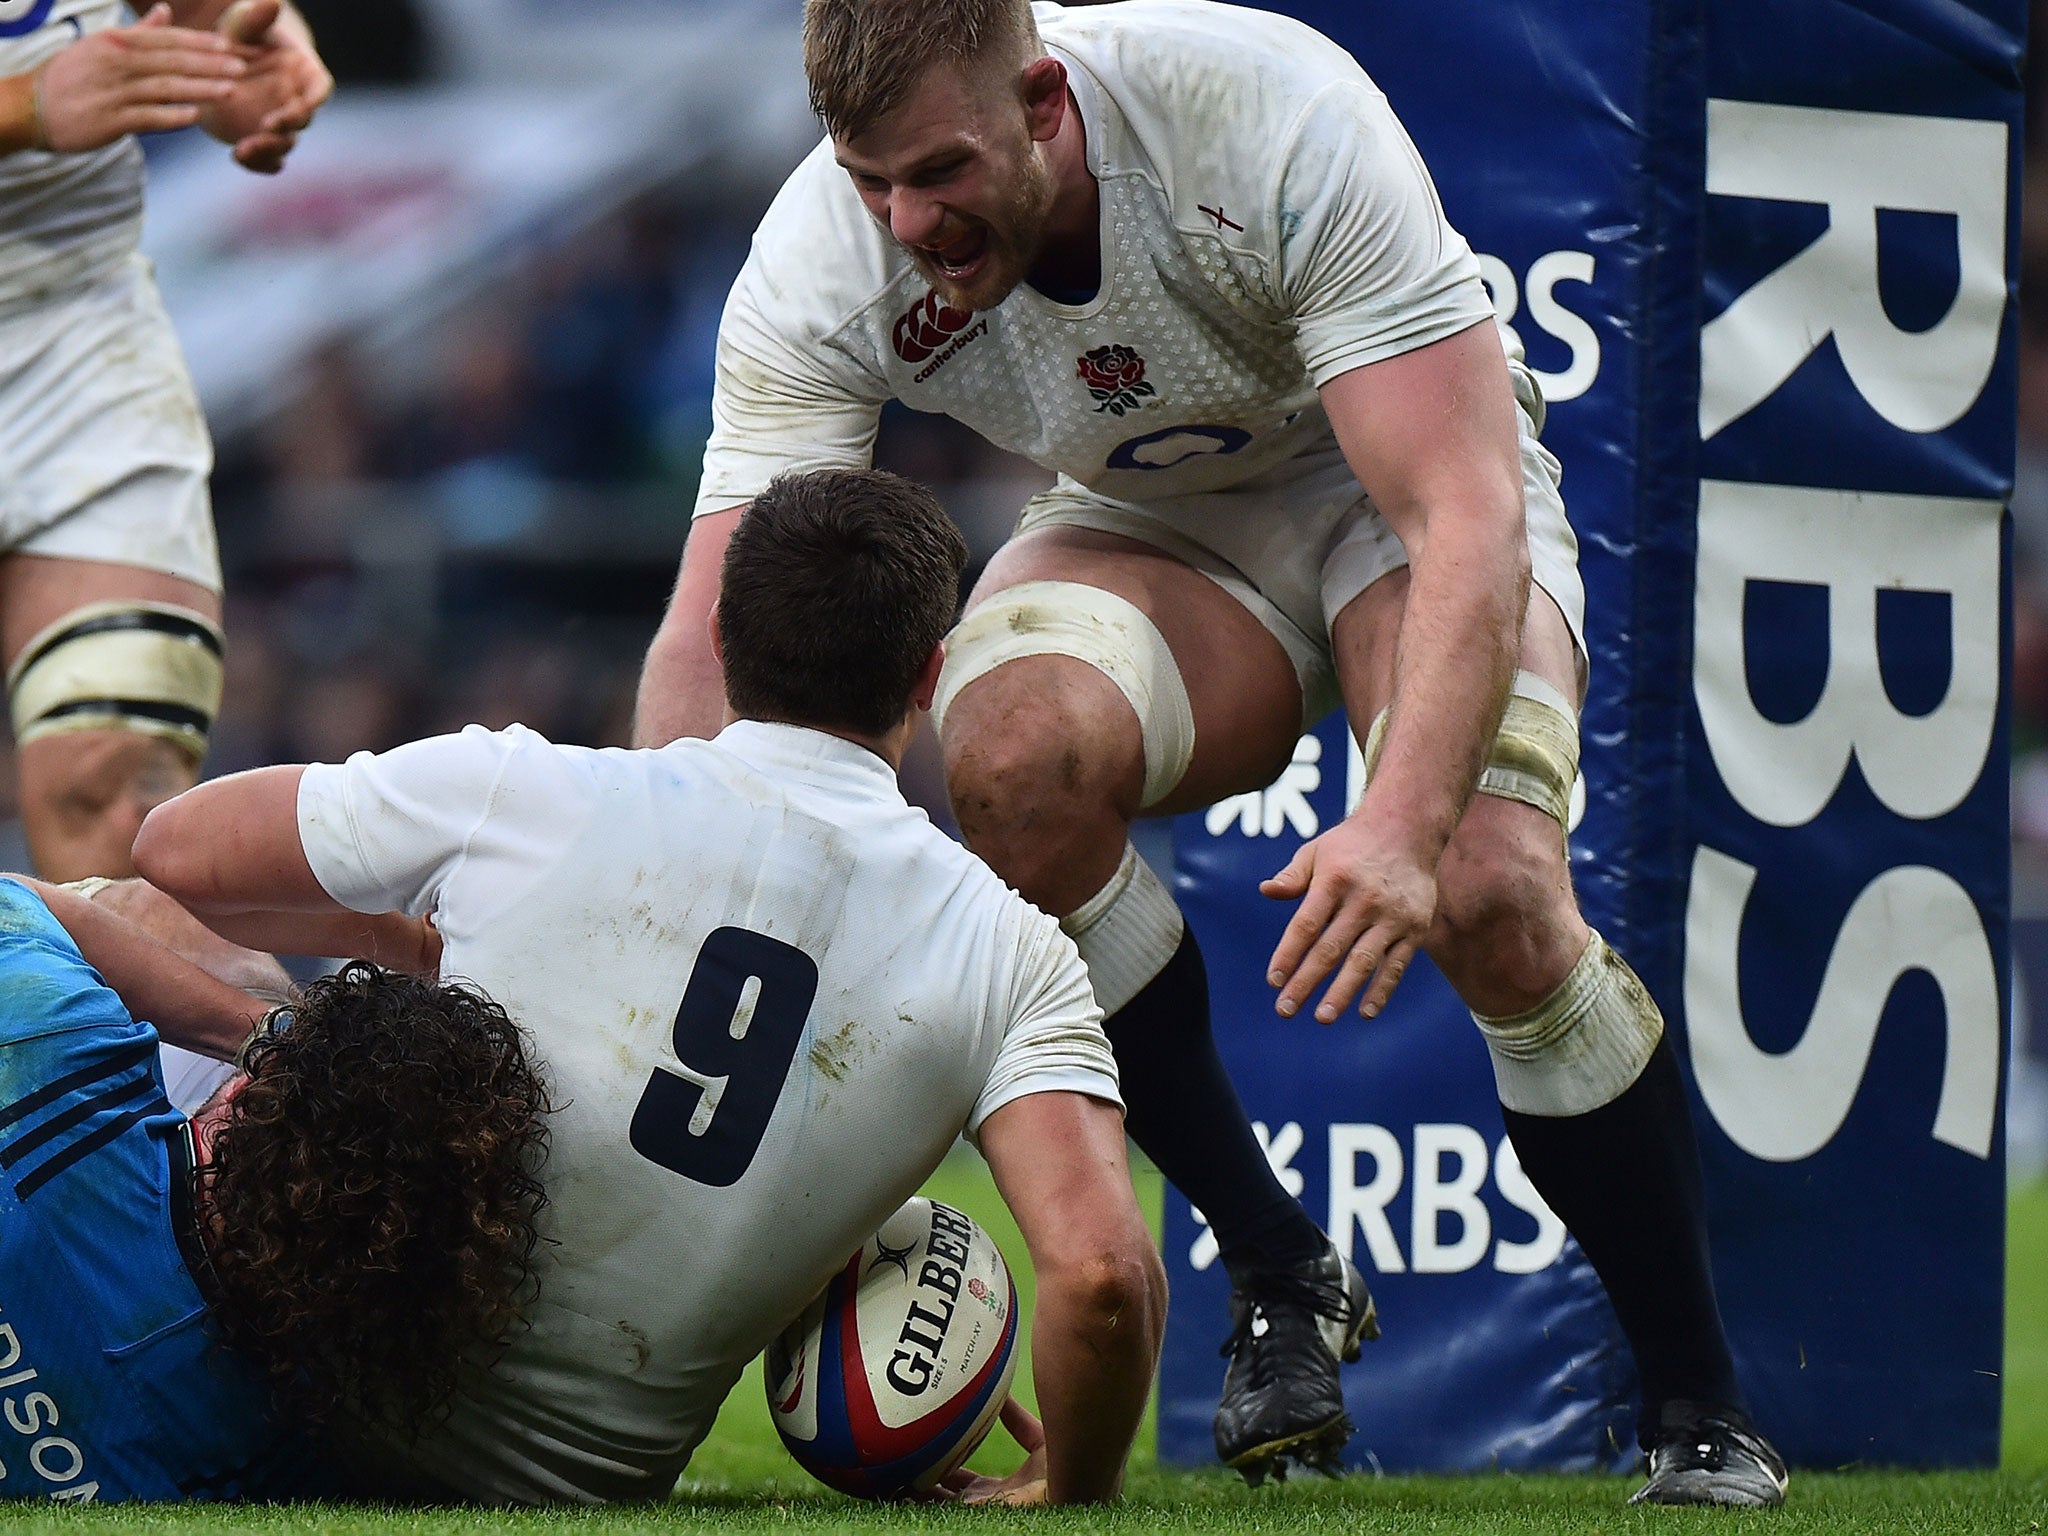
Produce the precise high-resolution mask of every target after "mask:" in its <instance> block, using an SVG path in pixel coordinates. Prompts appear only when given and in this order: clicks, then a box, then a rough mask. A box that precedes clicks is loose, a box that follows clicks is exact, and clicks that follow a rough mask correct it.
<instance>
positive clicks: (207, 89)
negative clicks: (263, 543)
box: [0, 0, 331, 880]
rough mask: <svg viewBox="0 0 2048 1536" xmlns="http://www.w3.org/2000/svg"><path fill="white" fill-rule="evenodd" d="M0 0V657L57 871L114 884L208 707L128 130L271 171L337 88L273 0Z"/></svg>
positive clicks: (174, 418) (167, 377) (31, 824)
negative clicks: (169, 135) (196, 141)
mask: <svg viewBox="0 0 2048 1536" xmlns="http://www.w3.org/2000/svg"><path fill="white" fill-rule="evenodd" d="M124 14H125V11H124V8H123V7H122V6H121V5H120V4H119V3H118V0H0V659H4V662H5V665H6V667H7V688H8V697H9V703H10V708H11V712H12V717H13V724H14V733H15V739H16V742H17V743H18V745H19V747H20V778H21V806H22V819H23V822H24V824H25V829H26V831H27V834H28V843H29V850H30V853H31V854H32V855H33V857H34V861H35V865H36V868H37V869H38V870H39V871H40V872H41V873H42V874H44V875H46V876H48V877H49V878H51V879H56V880H70V879H76V878H78V877H81V876H86V875H120V874H125V873H127V872H128V871H129V868H130V866H129V862H128V849H129V845H130V843H132V842H133V841H134V837H135V829H136V828H137V827H138V826H139V825H140V824H141V821H142V817H143V815H144V814H145V813H146V812H147V811H148V810H149V808H150V807H151V806H153V805H155V804H157V803H158V802H159V801H161V800H164V799H166V798H168V797H169V796H170V795H173V794H175V793H177V792H178V791H179V790H180V789H183V788H185V787H186V786H187V785H189V784H191V783H192V781H193V779H194V778H195V777H196V775H197V771H198V765H199V761H200V758H201V757H202V756H203V755H204V753H205V750H206V737H207V732H208V731H209V730H210V728H211V727H212V723H213V716H214V713H215V711H216V710H217V709H218V707H219V703H220V680H221V666H220V651H221V634H220V627H219V626H220V560H219V556H218V553H217V551H216V549H215V546H214V535H213V523H212V513H211V510H210V507H209V503H208V496H207V476H208V474H209V472H210V471H211V469H212V461H213V450H212V445H211V443H210V442H209V440H208V438H207V434H206V427H205V424H204V422H203V421H202V420H201V419H200V414H199V406H198V402H197V401H196V399H195V398H194V396H193V392H192V385H191V381H190V379H189V378H188V377H187V375H186V372H185V364H184V360H183V358H182V357H181V356H180V354H179V351H178V345H177V341H176V338H175V337H174V336H173V335H172V332H171V327H170V322H169V320H168V319H167V318H166V317H165V315H164V312H163V306H162V303H161V301H160V300H159V299H158V297H157V292H156V286H155V284H154V283H153V282H152V280H151V278H150V274H149V267H148V263H147V262H145V261H144V260H143V258H142V257H141V256H140V255H138V254H137V252H136V242H137V239H138V237H139V235H140V232H141V227H142V150H141V148H140V146H139V145H138V144H137V142H136V140H135V138H134V135H135V134H136V133H138V132H148V131H155V130H161V129H167V128H177V127H184V126H186V125H188V124H191V123H195V122H196V123H198V124H200V125H201V126H203V127H204V128H205V129H206V130H207V131H208V132H209V133H211V134H212V135H213V136H214V137H215V138H218V139H220V140H222V141H224V142H225V143H227V144H229V145H232V146H233V148H232V151H231V153H232V154H233V155H234V158H235V159H236V160H237V161H238V162H239V163H240V164H242V165H244V166H246V167H247V168H248V169H250V170H252V171H264V172H268V171H275V170H277V169H278V168H279V167H280V166H281V165H282V164H283V162H284V158H285V156H286V155H287V154H288V153H289V152H290V150H291V148H292V145H293V142H294V140H295V136H296V134H297V132H298V131H299V130H300V129H301V128H303V127H304V126H305V125H306V123H307V122H308V121H309V120H310V118H311V116H312V113H313V111H314V109H315V108H317V107H318V106H319V105H320V104H321V102H323V101H324V100H325V99H326V97H327V93H328V91H329V89H330V87H331V81H330V79H329V77H328V74H327V71H326V69H325V68H324V67H323V66H322V65H321V63H320V59H319V56H318V54H317V53H316V52H315V51H314V49H313V44H312V39H311V36H310V34H309V33H308V32H307V30H306V27H305V24H304V23H303V21H302V20H301V19H300V18H299V16H298V13H297V12H296V11H294V10H292V9H291V7H290V6H289V5H282V6H281V5H280V3H279V0H237V3H235V4H233V5H230V3H229V0H168V3H167V4H160V5H157V6H156V7H155V8H154V9H152V10H151V11H149V13H148V14H147V15H146V16H144V17H143V18H142V20H141V21H140V22H138V23H136V24H134V25H128V26H124V25H122V24H121V22H122V18H123V16H124Z"/></svg>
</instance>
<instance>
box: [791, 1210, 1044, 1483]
mask: <svg viewBox="0 0 2048 1536" xmlns="http://www.w3.org/2000/svg"><path fill="white" fill-rule="evenodd" d="M1016 1366H1017V1287H1016V1284H1015V1283H1014V1282H1013V1281H1012V1280H1011V1279H1010V1269H1009V1266H1008V1265H1007V1264H1005V1263H1004V1262H1003V1255H1002V1252H1001V1250H999V1249H998V1248H997V1247H996V1245H995V1241H994V1240H993V1239H992V1238H991V1237H990V1236H989V1235H988V1234H987V1233H986V1232H984V1231H982V1230H981V1228H980V1227H978V1226H976V1225H975V1224H974V1223H973V1222H972V1221H971V1220H969V1219H968V1218H967V1217H965V1216H963V1215H961V1214H960V1212H958V1211H956V1210H954V1209H953V1208H952V1207H951V1206H948V1205H940V1204H939V1203H937V1202H936V1201H933V1200H926V1199H923V1198H919V1199H915V1200H912V1201H911V1202H910V1203H909V1204H908V1205H906V1206H904V1207H903V1209H901V1210H900V1211H898V1212H897V1213H896V1214H895V1215H894V1216H891V1217H890V1218H889V1219H888V1220H887V1221H886V1222H884V1223H883V1224H882V1229H881V1230H880V1231H879V1232H877V1233H876V1234H875V1235H874V1236H873V1237H871V1238H869V1239H868V1240H867V1242H865V1243H863V1244H862V1245H861V1249H860V1252H858V1253H856V1254H855V1255H854V1256H853V1257H852V1258H851V1259H849V1260H847V1262H846V1267H845V1268H844V1269H842V1270H841V1271H840V1272H839V1273H838V1275H836V1276H835V1277H834V1278H833V1280H832V1283H831V1284H830V1285H828V1286H826V1287H825V1290H824V1293H823V1294H822V1295H820V1296H819V1297H818V1298H817V1300H815V1301H813V1302H812V1303H811V1304H810V1306H808V1307H806V1308H805V1309H804V1312H803V1315H802V1316H801V1317H799V1318H798V1319H797V1320H796V1321H795V1322H793V1323H791V1324H790V1325H789V1327H788V1328H786V1329H784V1330H783V1332H782V1334H781V1336H780V1337H778V1338H777V1339H776V1340H775V1342H774V1343H772V1344H771V1345H769V1346H768V1355H767V1370H766V1373H765V1374H766V1380H767V1386H768V1407H769V1410H770V1411H771V1412H772V1413H773V1415H774V1418H775V1428H776V1430H777V1431H778V1432H779V1433H780V1434H781V1436H782V1443H783V1444H784V1445H786V1446H788V1447H789V1453H790V1454H791V1455H792V1456H794V1457H795V1458H796V1459H797V1461H798V1462H799V1463H800V1464H801V1465H802V1466H803V1468H804V1470H805V1471H806V1472H809V1473H810V1474H811V1475H812V1476H813V1477H815V1478H817V1479H818V1480H819V1481H820V1482H822V1483H824V1484H826V1485H827V1486H828V1487H832V1488H837V1489H838V1490H839V1491H840V1492H841V1493H850V1494H854V1495H856V1496H858V1497H860V1498H867V1499H893V1498H901V1497H903V1496H905V1495H908V1494H915V1493H923V1492H927V1491H929V1490H930V1489H931V1488H933V1487H934V1486H935V1485H936V1484H937V1483H938V1481H939V1479H940V1478H942V1477H944V1476H945V1475H946V1474H947V1473H948V1472H950V1471H952V1470H953V1469H954V1468H956V1467H958V1466H959V1465H960V1464H961V1463H962V1462H964V1461H965V1460H966V1459H967V1458H968V1457H969V1456H971V1455H972V1454H973V1453H974V1448H975V1447H976V1446H978V1445H979V1444H981V1441H982V1437H983V1436H985V1435H986V1434H987V1433H988V1431H989V1426H990V1425H992V1424H993V1423H995V1420H996V1415H997V1414H998V1413H999V1412H1001V1410H1002V1406H1003V1399H1004V1398H1005V1397H1006V1396H1008V1394H1009V1390H1010V1377H1011V1375H1012V1373H1013V1372H1014V1371H1015V1370H1016Z"/></svg>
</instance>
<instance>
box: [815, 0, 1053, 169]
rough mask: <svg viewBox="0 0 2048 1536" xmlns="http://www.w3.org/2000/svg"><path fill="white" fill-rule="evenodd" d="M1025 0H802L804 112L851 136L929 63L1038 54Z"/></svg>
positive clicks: (836, 133) (898, 97)
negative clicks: (807, 96)
mask: <svg viewBox="0 0 2048 1536" xmlns="http://www.w3.org/2000/svg"><path fill="white" fill-rule="evenodd" d="M1044 51H1045V50H1044V47H1043V46H1042V45H1041V44H1040V42H1039V40H1038V25H1037V23H1036V22H1034V21H1033V20H1032V19H1031V4H1030V0H805V5H804V75H805V77H806V78H807V79H808V80H809V81H810V87H811V110H812V111H813V112H815V113H817V114H818V116H819V117H821V118H823V119H824V121H825V131H826V132H828V133H830V134H831V135H832V136H833V137H834V138H839V139H852V138H858V137H859V136H860V135H861V134H863V133H866V132H867V131H868V130H869V129H870V128H872V127H874V126H875V125H876V124H877V123H879V122H880V121H881V120H882V119H883V118H885V117H887V116H888V115H889V114H890V113H891V112H893V111H895V110H896V108H897V107H899V106H901V105H902V104H903V102H904V101H905V100H906V99H907V98H908V97H909V95H910V93H911V90H912V89H913V88H914V87H915V86H916V85H917V83H918V81H919V80H921V79H923V78H924V74H925V71H926V70H928V69H929V68H931V66H932V65H934V64H969V65H972V64H977V63H981V62H983V61H996V60H1003V59H1005V58H1008V59H1014V60H1015V61H1016V64H1017V67H1018V68H1019V69H1020V70H1021V69H1022V68H1023V66H1024V65H1025V64H1026V63H1027V62H1029V61H1030V60H1032V59H1034V58H1037V57H1038V56H1039V54H1041V53H1043V52H1044Z"/></svg>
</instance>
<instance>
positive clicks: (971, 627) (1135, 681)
mask: <svg viewBox="0 0 2048 1536" xmlns="http://www.w3.org/2000/svg"><path fill="white" fill-rule="evenodd" d="M1025 656H1071V657H1073V658H1074V659H1075V660H1076V661H1084V662H1086V663H1087V664H1088V665H1089V666H1091V667H1093V668H1095V670H1096V671H1098V672H1100V673H1101V674H1102V675H1103V676H1104V677H1107V678H1108V679H1109V680H1110V681H1111V682H1113V683H1115V684H1116V686H1117V688H1118V689H1119V690H1120V691H1121V692H1122V694H1123V696H1124V697H1125V699H1127V700H1129V702H1130V706H1131V709H1132V710H1133V711H1134V712H1135V713H1136V714H1137V717H1138V729H1139V733H1140V735H1141V737H1142V739H1143V741H1144V750H1145V789H1144V801H1143V803H1144V804H1145V805H1147V806H1151V805H1157V804H1158V803H1159V802H1160V801H1161V800H1164V799H1165V798H1166V797H1167V795H1169V794H1171V793H1172V792H1173V789H1174V786H1175V785H1177V784H1179V783H1180V781H1181V778H1182V777H1183V776H1184V775H1185V774H1186V773H1187V771H1188V764H1189V763H1190V762H1191V761H1192V760H1193V758H1194V755H1195V713H1194V709H1193V706H1192V705H1191V704H1190V703H1189V702H1188V689H1187V684H1186V682H1185V681H1183V680H1182V678H1181V675H1180V667H1179V664H1178V663H1176V662H1175V661H1174V659H1173V652H1172V650H1171V649H1169V648H1168V646H1167V644H1166V637H1165V636H1164V635H1162V634H1160V633H1159V628H1158V626H1157V625H1155V624H1154V623H1153V622H1152V621H1151V619H1149V618H1147V617H1146V616H1145V612H1144V610H1143V609H1141V608H1139V607H1138V606H1137V605H1136V604H1135V603H1130V602H1126V601H1125V600H1124V599H1123V598H1121V597H1118V596H1117V595H1116V594H1115V593H1113V592H1104V591H1102V590H1101V589H1100V588H1099V587H1090V586H1085V585H1083V584H1082V583H1080V582H1074V581H1027V582H1024V583H1022V584H1020V585H1018V586H1014V587H1008V588H1005V589H1004V590H1003V591H1001V592H998V593H997V594H996V595H995V596H994V597H992V598H990V599H989V600H988V601H987V602H985V603H983V604H982V605H981V606H980V607H979V608H977V609H975V610H974V612H972V613H970V614H969V615H968V616H967V617H966V618H965V619H963V620H961V621H960V624H959V625H958V627H957V628H955V629H954V631H953V633H952V634H950V635H948V636H947V637H946V665H945V670H944V671H943V672H941V673H940V674H939V690H938V696H937V697H936V698H935V699H933V701H932V718H933V721H934V723H936V724H938V725H940V726H941V727H943V725H944V723H945V715H946V710H947V709H948V708H949V707H950V706H951V705H952V702H953V700H954V699H955V698H956V697H958V696H959V693H960V690H961V689H963V688H965V687H966V686H967V685H968V684H969V683H971V682H973V681H974V680H975V679H977V678H980V677H983V676H986V675H987V674H988V673H990V672H993V671H994V670H995V669H996V668H997V667H1000V666H1002V665H1004V664H1005V663H1006V662H1012V661H1016V660H1018V659H1020V658H1021V657H1025Z"/></svg>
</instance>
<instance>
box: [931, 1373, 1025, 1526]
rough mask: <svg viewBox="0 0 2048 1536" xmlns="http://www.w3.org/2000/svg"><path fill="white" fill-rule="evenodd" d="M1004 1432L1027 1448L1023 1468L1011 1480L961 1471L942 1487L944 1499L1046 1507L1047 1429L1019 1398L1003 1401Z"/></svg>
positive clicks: (950, 1476)
mask: <svg viewBox="0 0 2048 1536" xmlns="http://www.w3.org/2000/svg"><path fill="white" fill-rule="evenodd" d="M1003 1428H1005V1429H1007V1430H1008V1431H1009V1432H1010V1437H1011V1438H1012V1439H1013V1440H1015V1441H1016V1442H1017V1443H1018V1444H1019V1445H1021V1446H1022V1447H1024V1452H1025V1455H1024V1465H1022V1466H1021V1467H1019V1468H1018V1469H1017V1470H1016V1471H1014V1472H1012V1473H1011V1474H1010V1475H1009V1476H1008V1477H983V1476H982V1475H981V1474H979V1473H977V1472H969V1471H968V1470H967V1469H966V1468H965V1467H962V1468H961V1469H960V1470H959V1471H957V1472H950V1473H948V1474H947V1475H946V1477H945V1479H944V1480H943V1481H942V1482H941V1483H940V1484H939V1488H940V1491H941V1492H942V1493H943V1494H944V1495H945V1497H947V1498H950V1499H956V1500H958V1501H959V1502H960V1503H962V1504H1009V1505H1021V1504H1043V1503H1044V1502H1045V1426H1044V1425H1043V1424H1041V1423H1039V1422H1038V1419H1037V1417H1036V1416H1035V1415H1034V1414H1033V1413H1032V1412H1031V1410H1030V1409H1028V1408H1026V1407H1025V1406H1024V1405H1023V1404H1022V1403H1020V1402H1018V1401H1017V1399H1016V1398H1014V1397H1010V1398H1005V1399H1004V1400H1003Z"/></svg>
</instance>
